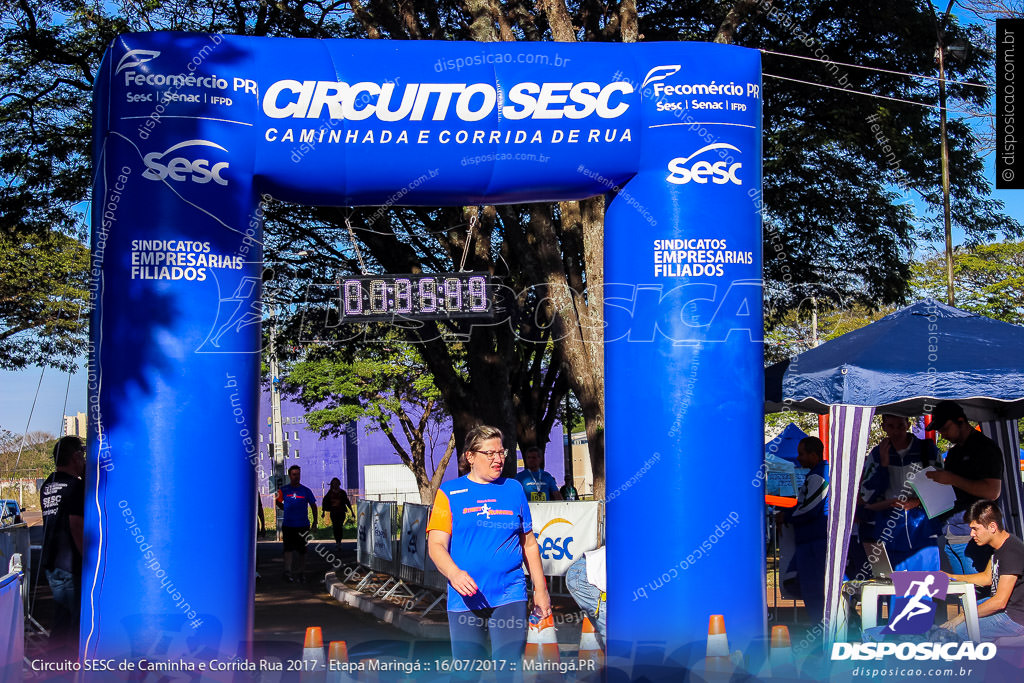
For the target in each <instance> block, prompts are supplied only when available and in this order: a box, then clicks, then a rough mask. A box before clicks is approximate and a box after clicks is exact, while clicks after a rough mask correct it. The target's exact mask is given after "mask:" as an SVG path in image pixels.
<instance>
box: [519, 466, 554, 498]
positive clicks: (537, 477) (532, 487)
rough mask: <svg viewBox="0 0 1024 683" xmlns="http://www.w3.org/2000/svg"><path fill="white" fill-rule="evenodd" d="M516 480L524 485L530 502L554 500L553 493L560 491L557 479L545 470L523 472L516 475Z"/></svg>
mask: <svg viewBox="0 0 1024 683" xmlns="http://www.w3.org/2000/svg"><path fill="white" fill-rule="evenodd" d="M516 480H518V481H519V483H520V484H522V485H523V490H524V491H526V497H527V498H529V499H530V500H552V495H551V494H553V493H556V492H557V491H558V483H557V482H556V481H555V478H554V477H552V476H551V475H550V474H548V473H547V472H545V471H544V470H540V471H538V472H532V471H530V470H523V471H522V472H520V473H519V474H517V475H516Z"/></svg>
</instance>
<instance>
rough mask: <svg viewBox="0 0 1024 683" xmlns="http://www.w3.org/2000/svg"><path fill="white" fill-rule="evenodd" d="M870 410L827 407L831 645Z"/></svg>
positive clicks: (827, 566) (827, 570) (827, 602)
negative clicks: (828, 428) (828, 429)
mask: <svg viewBox="0 0 1024 683" xmlns="http://www.w3.org/2000/svg"><path fill="white" fill-rule="evenodd" d="M874 414H875V409H874V408H873V407H867V406H848V405H834V406H829V418H830V419H829V423H830V425H831V429H830V432H829V480H830V485H829V499H828V547H829V549H830V552H829V553H828V557H827V558H826V561H825V622H824V624H825V628H826V629H827V633H828V638H826V639H825V640H826V641H827V642H828V643H832V642H834V641H835V639H836V632H837V629H838V627H839V624H840V620H839V619H836V618H835V617H836V616H837V615H838V614H839V610H840V609H841V600H840V597H841V591H842V589H843V570H844V569H845V568H846V554H847V548H848V545H849V541H850V532H851V531H852V530H853V515H854V512H855V510H856V507H857V492H858V490H859V488H860V473H861V470H862V469H863V467H864V460H865V458H866V457H867V453H868V448H867V445H868V434H869V433H870V431H871V418H872V417H873V416H874Z"/></svg>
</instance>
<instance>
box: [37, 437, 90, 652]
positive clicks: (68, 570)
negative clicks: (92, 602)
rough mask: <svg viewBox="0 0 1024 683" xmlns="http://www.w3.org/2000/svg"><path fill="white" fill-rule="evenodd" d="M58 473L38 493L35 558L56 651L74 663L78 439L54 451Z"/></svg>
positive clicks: (81, 510) (80, 523) (81, 455)
mask: <svg viewBox="0 0 1024 683" xmlns="http://www.w3.org/2000/svg"><path fill="white" fill-rule="evenodd" d="M53 458H54V463H55V464H56V466H57V471H56V472H54V473H53V474H51V475H50V476H49V477H47V479H46V481H45V482H44V483H43V486H42V488H41V489H39V502H40V507H41V508H42V511H43V549H42V555H41V557H40V562H41V564H42V568H43V569H44V570H45V571H46V581H47V583H49V584H50V591H51V592H52V593H53V602H54V605H55V609H54V625H53V629H52V630H51V634H50V637H51V639H52V642H53V643H54V646H55V649H57V650H58V651H60V650H63V654H65V655H66V656H67V657H68V658H69V659H77V654H78V647H77V642H78V621H79V615H80V612H81V599H80V596H81V588H82V530H83V528H84V526H85V524H84V518H85V484H84V483H83V481H82V477H83V476H84V475H85V446H84V444H83V443H82V440H81V439H79V438H78V437H77V436H65V437H64V438H62V439H60V440H59V441H58V442H57V445H56V446H54V449H53Z"/></svg>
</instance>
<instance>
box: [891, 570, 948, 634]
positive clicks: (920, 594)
mask: <svg viewBox="0 0 1024 683" xmlns="http://www.w3.org/2000/svg"><path fill="white" fill-rule="evenodd" d="M933 583H935V577H934V576H932V575H931V574H929V575H928V576H926V577H924V580H922V581H912V582H911V583H910V585H909V586H908V587H907V590H906V592H905V593H904V594H903V597H908V596H909V595H910V593H911V591H915V588H914V587H915V586H917V589H916V592H914V595H913V597H911V598H910V601H909V602H907V604H906V606H904V608H903V611H902V612H900V613H899V614H897V615H896V618H895V619H893V620H892V622H891V623H890V624H889V629H890V630H892V631H895V630H896V629H895V628H893V627H894V626H896V624H898V623H899V622H900V620H901V619H903V618H904V617H906V618H907V619H913V618H914V617H916V616H918V615H920V614H924V613H925V612H930V611H931V609H932V608H931V606H930V605H926V604H924V603H923V602H921V601H922V600H924V599H925V598H928V599H931V598H934V597H935V595H936V594H937V593H938V592H939V589H938V588H937V587H936V588H935V590H928V589H929V587H930V586H931V585H932V584H933Z"/></svg>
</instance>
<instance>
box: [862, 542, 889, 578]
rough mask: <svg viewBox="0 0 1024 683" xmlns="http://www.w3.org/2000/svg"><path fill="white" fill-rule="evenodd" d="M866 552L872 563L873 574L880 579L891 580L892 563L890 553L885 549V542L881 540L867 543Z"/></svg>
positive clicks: (865, 545)
mask: <svg viewBox="0 0 1024 683" xmlns="http://www.w3.org/2000/svg"><path fill="white" fill-rule="evenodd" d="M864 552H865V553H867V555H868V562H870V563H871V575H872V576H873V577H874V578H875V579H877V580H879V581H891V580H892V563H891V562H890V561H889V553H887V552H886V551H885V544H884V543H882V542H880V541H874V542H871V543H865V544H864Z"/></svg>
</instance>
